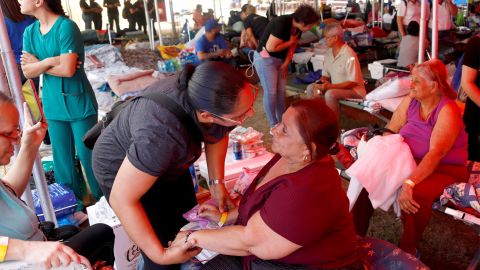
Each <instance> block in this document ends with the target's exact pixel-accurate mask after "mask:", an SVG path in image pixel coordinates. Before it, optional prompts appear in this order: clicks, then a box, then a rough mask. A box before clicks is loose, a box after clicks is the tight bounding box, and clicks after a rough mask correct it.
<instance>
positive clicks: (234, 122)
mask: <svg viewBox="0 0 480 270" xmlns="http://www.w3.org/2000/svg"><path fill="white" fill-rule="evenodd" d="M250 112H253V113H255V109H254V108H253V104H252V106H251V107H250V108H249V109H248V111H246V112H245V113H243V114H242V115H240V116H238V117H235V118H236V119H238V120H235V119H232V118H227V117H224V116H220V115H218V114H214V113H212V112H209V113H210V114H211V115H213V116H214V117H216V118H218V119H221V120H223V121H227V122H230V123H233V124H235V125H241V124H243V122H244V121H245V119H247V115H248V114H249V113H250Z"/></svg>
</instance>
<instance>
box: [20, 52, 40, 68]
mask: <svg viewBox="0 0 480 270" xmlns="http://www.w3.org/2000/svg"><path fill="white" fill-rule="evenodd" d="M37 62H40V61H39V60H38V58H37V57H36V56H35V55H33V54H31V53H28V52H25V51H24V52H22V55H21V56H20V63H21V65H22V66H23V65H27V64H32V63H37Z"/></svg>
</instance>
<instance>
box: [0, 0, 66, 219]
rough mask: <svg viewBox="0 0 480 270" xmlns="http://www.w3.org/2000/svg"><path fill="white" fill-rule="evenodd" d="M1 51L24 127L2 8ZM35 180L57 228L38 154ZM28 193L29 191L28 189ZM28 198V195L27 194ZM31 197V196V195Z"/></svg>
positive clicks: (19, 87)
mask: <svg viewBox="0 0 480 270" xmlns="http://www.w3.org/2000/svg"><path fill="white" fill-rule="evenodd" d="M0 51H1V54H2V60H3V64H4V68H5V71H6V75H7V79H8V83H9V85H10V92H11V94H12V97H13V100H14V101H15V105H16V106H17V108H18V111H19V114H20V125H21V126H23V122H24V121H25V119H24V118H23V113H22V112H23V102H24V101H25V98H24V96H23V92H22V84H21V79H20V74H19V71H18V68H17V63H16V62H15V56H14V55H13V50H12V47H11V45H10V38H9V37H8V32H7V26H6V25H5V18H4V16H3V11H2V10H1V8H0ZM33 178H34V180H35V186H36V187H37V191H38V196H39V198H40V206H41V207H42V210H43V213H44V214H45V220H47V221H51V222H53V223H54V224H55V226H57V225H58V224H57V218H56V217H55V212H54V210H53V206H52V200H51V199H50V194H49V193H48V186H47V180H46V179H45V173H44V171H43V167H42V162H41V160H40V155H39V154H38V153H37V156H36V158H35V162H34V164H33ZM27 191H28V189H27ZM27 196H28V194H27ZM30 196H31V194H30Z"/></svg>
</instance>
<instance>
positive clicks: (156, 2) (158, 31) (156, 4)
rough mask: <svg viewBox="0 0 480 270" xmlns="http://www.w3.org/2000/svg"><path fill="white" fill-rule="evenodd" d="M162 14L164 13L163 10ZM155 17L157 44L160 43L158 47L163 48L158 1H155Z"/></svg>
mask: <svg viewBox="0 0 480 270" xmlns="http://www.w3.org/2000/svg"><path fill="white" fill-rule="evenodd" d="M163 12H165V10H164V11H163ZM155 16H156V17H157V24H158V29H157V35H158V42H159V43H160V46H163V38H162V28H161V26H160V13H159V12H158V0H155Z"/></svg>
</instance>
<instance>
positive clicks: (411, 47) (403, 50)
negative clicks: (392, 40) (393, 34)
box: [397, 21, 420, 67]
mask: <svg viewBox="0 0 480 270" xmlns="http://www.w3.org/2000/svg"><path fill="white" fill-rule="evenodd" d="M419 30H420V26H419V25H418V23H417V22H416V21H411V22H410V23H409V24H408V26H407V35H406V36H404V37H403V38H402V41H401V42H400V46H399V52H398V61H397V66H399V67H410V66H412V65H413V64H415V63H416V62H417V59H418V43H419V40H420V38H419V37H418V32H419Z"/></svg>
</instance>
